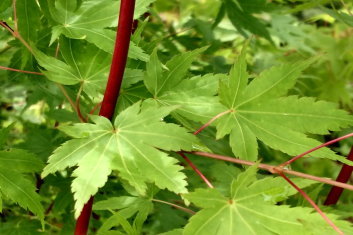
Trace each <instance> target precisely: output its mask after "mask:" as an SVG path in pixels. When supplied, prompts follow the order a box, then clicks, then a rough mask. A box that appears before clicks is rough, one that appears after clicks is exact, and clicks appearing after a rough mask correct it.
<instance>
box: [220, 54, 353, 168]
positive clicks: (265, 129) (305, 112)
mask: <svg viewBox="0 0 353 235" xmlns="http://www.w3.org/2000/svg"><path fill="white" fill-rule="evenodd" d="M245 49H246V48H245ZM245 49H243V51H242V53H241V55H240V56H239V58H238V61H237V62H236V63H235V65H234V67H233V68H232V70H231V72H230V75H229V78H227V79H223V80H221V82H220V88H219V97H220V101H221V103H222V104H223V105H224V106H225V107H226V108H225V109H224V110H223V111H226V110H228V111H229V113H228V114H226V115H224V116H222V117H221V118H219V120H218V123H217V138H222V137H223V136H225V135H227V134H230V145H231V147H232V149H233V152H234V154H235V155H236V156H237V157H240V158H243V159H248V160H256V159H257V139H259V140H261V141H262V142H264V143H265V144H267V145H268V146H270V147H271V148H273V149H277V150H280V151H282V152H284V153H287V154H289V155H297V154H300V153H302V152H305V151H306V150H308V149H310V148H312V147H315V146H317V145H319V144H320V142H319V141H317V140H314V139H311V138H309V137H307V136H306V135H305V133H312V134H327V133H328V131H329V130H332V131H336V130H340V129H341V128H344V127H347V126H350V125H352V124H353V119H352V117H351V116H350V115H349V114H348V113H347V112H345V111H343V110H339V109H338V108H337V107H336V105H334V104H332V103H328V102H324V101H316V100H315V99H313V98H305V97H304V98H299V97H296V96H290V97H284V96H285V95H286V94H287V93H288V90H289V89H291V88H292V87H293V86H294V85H295V82H296V79H297V78H298V76H299V75H300V73H301V71H302V70H304V69H305V68H306V67H307V66H309V65H310V64H311V63H312V62H313V60H315V58H314V59H310V60H306V61H300V62H296V63H291V64H283V65H279V66H275V67H272V68H270V69H268V70H266V71H263V72H262V73H261V74H260V75H259V76H258V77H257V78H255V79H254V80H253V81H251V82H250V83H249V84H248V77H249V76H248V74H247V72H246V61H245ZM311 156H317V157H324V158H329V159H334V160H340V161H342V162H345V163H348V164H351V163H349V161H347V160H346V159H345V158H343V157H340V156H337V155H336V154H335V153H334V152H332V151H331V150H329V149H327V148H326V149H320V150H318V151H316V152H313V153H312V154H311Z"/></svg>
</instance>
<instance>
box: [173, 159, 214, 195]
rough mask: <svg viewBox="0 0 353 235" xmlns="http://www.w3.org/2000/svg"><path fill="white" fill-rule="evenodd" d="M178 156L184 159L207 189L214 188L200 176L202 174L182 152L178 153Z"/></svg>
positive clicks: (204, 177)
mask: <svg viewBox="0 0 353 235" xmlns="http://www.w3.org/2000/svg"><path fill="white" fill-rule="evenodd" d="M178 154H179V155H180V156H182V157H183V158H184V160H185V161H186V162H187V163H188V164H189V165H190V166H191V168H192V169H193V170H194V171H195V172H196V174H198V175H199V176H200V177H201V179H202V180H203V181H204V182H205V183H206V184H207V186H208V187H210V188H214V186H213V185H212V184H211V182H210V181H209V180H208V179H207V178H206V176H204V175H203V174H202V172H201V171H200V170H199V169H198V168H197V167H196V166H195V165H194V163H192V161H191V160H190V159H189V158H188V157H187V156H186V155H185V154H184V153H182V152H178Z"/></svg>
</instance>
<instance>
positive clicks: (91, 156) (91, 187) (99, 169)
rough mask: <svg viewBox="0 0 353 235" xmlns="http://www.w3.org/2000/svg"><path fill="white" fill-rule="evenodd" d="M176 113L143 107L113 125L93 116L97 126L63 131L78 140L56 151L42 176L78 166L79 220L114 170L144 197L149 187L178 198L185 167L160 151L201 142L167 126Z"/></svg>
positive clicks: (74, 186)
mask: <svg viewBox="0 0 353 235" xmlns="http://www.w3.org/2000/svg"><path fill="white" fill-rule="evenodd" d="M174 108H175V107H174ZM172 110H173V108H171V107H164V108H156V107H149V108H144V106H143V105H142V106H141V103H140V102H138V103H136V104H134V105H132V106H131V107H129V108H127V109H126V110H124V111H123V112H121V113H120V114H119V115H118V116H117V117H116V119H115V121H114V124H111V122H110V121H109V120H108V119H106V118H104V117H99V116H93V117H92V120H93V121H94V124H89V123H84V124H74V125H73V126H70V127H62V128H61V130H63V131H64V132H65V133H67V134H68V135H70V136H72V137H74V138H75V139H73V140H69V141H67V142H65V143H64V144H63V145H62V146H61V147H59V148H57V149H56V150H55V151H54V153H53V155H51V156H50V158H49V160H48V163H49V164H48V165H47V166H46V167H45V168H44V171H43V173H42V176H43V177H45V176H46V175H48V174H50V173H54V172H56V171H61V170H64V169H65V168H67V167H72V166H77V168H76V169H75V170H74V172H73V176H74V177H75V179H74V180H73V182H72V191H73V192H74V198H75V200H76V204H75V209H76V212H75V215H76V217H77V216H78V215H79V214H80V212H81V210H82V208H83V205H84V204H85V203H86V202H87V201H88V200H89V198H90V196H91V195H94V194H95V193H96V192H97V191H98V188H100V187H102V186H104V184H105V182H106V181H107V178H108V176H109V175H110V173H111V171H112V170H116V171H117V172H118V175H119V176H120V177H121V178H122V179H124V180H127V181H128V182H129V184H131V185H132V186H133V187H135V188H136V190H137V191H138V192H139V193H141V194H144V193H145V191H146V188H147V185H146V183H148V182H151V183H155V184H156V185H157V186H158V187H159V188H161V189H164V188H167V189H169V190H170V191H173V192H175V193H183V192H186V191H187V190H186V187H185V186H186V185H187V183H186V181H185V180H184V179H185V175H184V174H183V173H182V172H180V170H181V169H182V167H181V166H179V165H177V163H178V161H177V160H176V159H174V158H172V157H169V156H168V154H167V153H166V152H163V151H161V150H165V151H169V150H171V151H179V150H191V148H192V144H193V143H194V142H195V141H196V138H195V137H194V136H193V135H191V134H189V133H187V131H186V130H185V129H184V128H182V127H180V126H178V125H176V124H172V123H165V122H163V118H164V117H165V116H167V115H168V114H169V112H170V111H172Z"/></svg>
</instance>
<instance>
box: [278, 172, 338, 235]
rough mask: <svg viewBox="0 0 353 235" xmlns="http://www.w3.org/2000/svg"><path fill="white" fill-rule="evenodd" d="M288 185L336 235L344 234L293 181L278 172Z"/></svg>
mask: <svg viewBox="0 0 353 235" xmlns="http://www.w3.org/2000/svg"><path fill="white" fill-rule="evenodd" d="M278 174H279V175H280V176H282V177H283V178H284V179H285V180H286V181H287V182H288V183H289V184H290V185H292V186H293V188H295V189H296V190H297V191H298V192H299V193H300V194H301V195H302V196H303V197H304V198H305V200H307V201H308V202H309V203H310V204H311V205H312V206H313V207H314V209H315V210H316V211H317V212H318V213H319V214H320V215H321V217H322V218H323V219H324V220H325V221H326V222H327V223H328V224H329V225H330V226H331V227H332V228H333V229H334V230H335V231H336V232H337V233H338V234H344V233H343V232H342V231H341V230H340V229H339V228H338V227H337V226H336V225H335V224H334V223H333V222H332V221H331V220H330V218H328V217H327V216H326V214H325V213H324V212H323V211H322V210H321V209H320V207H319V206H318V205H317V204H316V203H315V202H314V201H313V200H312V199H311V198H310V197H309V195H308V194H306V193H305V192H304V191H303V190H302V189H301V188H299V187H298V186H297V185H296V184H295V183H294V182H293V181H291V180H290V179H289V178H288V177H287V176H286V175H285V174H283V172H281V171H280V172H278Z"/></svg>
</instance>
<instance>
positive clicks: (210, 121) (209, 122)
mask: <svg viewBox="0 0 353 235" xmlns="http://www.w3.org/2000/svg"><path fill="white" fill-rule="evenodd" d="M231 112H233V111H232V110H227V111H224V112H222V113H219V114H217V115H216V116H214V117H213V118H211V119H210V120H209V121H208V122H206V123H205V124H204V125H203V126H202V127H200V128H199V129H198V130H196V131H195V132H194V135H197V134H198V133H200V132H201V131H203V130H204V129H205V128H206V127H208V126H209V125H211V123H212V122H214V121H216V120H217V119H218V118H220V117H222V116H224V115H226V114H228V113H231Z"/></svg>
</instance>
